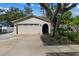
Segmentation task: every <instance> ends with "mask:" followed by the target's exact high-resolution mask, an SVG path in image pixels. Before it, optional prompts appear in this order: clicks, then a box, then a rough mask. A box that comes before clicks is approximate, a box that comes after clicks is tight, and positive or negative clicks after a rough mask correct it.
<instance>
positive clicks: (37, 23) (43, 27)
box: [12, 16, 50, 35]
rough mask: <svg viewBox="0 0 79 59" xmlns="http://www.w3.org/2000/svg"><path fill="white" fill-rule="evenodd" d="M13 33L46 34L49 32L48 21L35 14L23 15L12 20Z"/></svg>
mask: <svg viewBox="0 0 79 59" xmlns="http://www.w3.org/2000/svg"><path fill="white" fill-rule="evenodd" d="M12 22H13V23H14V33H15V34H40V35H41V34H47V33H50V22H49V21H47V19H45V18H41V17H37V16H28V17H27V16H25V17H23V18H20V19H17V20H14V21H12Z"/></svg>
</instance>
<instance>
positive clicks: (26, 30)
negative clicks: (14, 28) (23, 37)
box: [18, 25, 40, 34]
mask: <svg viewBox="0 0 79 59" xmlns="http://www.w3.org/2000/svg"><path fill="white" fill-rule="evenodd" d="M39 33H40V26H39V25H28V26H27V25H26V26H22V25H19V26H18V34H39Z"/></svg>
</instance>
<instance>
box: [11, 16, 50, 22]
mask: <svg viewBox="0 0 79 59" xmlns="http://www.w3.org/2000/svg"><path fill="white" fill-rule="evenodd" d="M30 18H37V19H40V20H42V21H45V22H49V21H47V20H48V19H47V20H45V19H44V18H40V17H37V16H25V17H22V18H20V19H17V20H14V21H12V23H18V22H21V21H24V20H28V19H30Z"/></svg>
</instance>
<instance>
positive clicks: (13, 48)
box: [0, 35, 79, 56]
mask: <svg viewBox="0 0 79 59" xmlns="http://www.w3.org/2000/svg"><path fill="white" fill-rule="evenodd" d="M62 52H64V53H66V52H79V45H54V46H43V43H42V41H41V39H40V35H18V36H14V37H12V38H9V39H6V40H0V55H1V56H46V55H47V54H50V53H51V54H53V53H62ZM76 55H79V53H77V54H76Z"/></svg>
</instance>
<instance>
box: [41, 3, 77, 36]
mask: <svg viewBox="0 0 79 59" xmlns="http://www.w3.org/2000/svg"><path fill="white" fill-rule="evenodd" d="M54 5H55V4H49V3H40V6H41V7H42V8H44V9H45V11H46V15H47V17H48V18H49V19H50V22H51V26H52V28H53V31H51V34H52V36H53V37H55V36H56V32H57V28H58V25H59V21H60V20H59V19H58V18H57V16H58V15H60V16H61V17H62V15H63V14H64V13H65V12H66V11H69V10H71V9H72V8H74V7H76V5H77V4H75V3H74V4H70V3H62V4H61V3H57V4H56V9H55V10H53V9H52V8H53V6H54ZM61 17H60V19H61ZM52 32H53V33H52Z"/></svg>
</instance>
